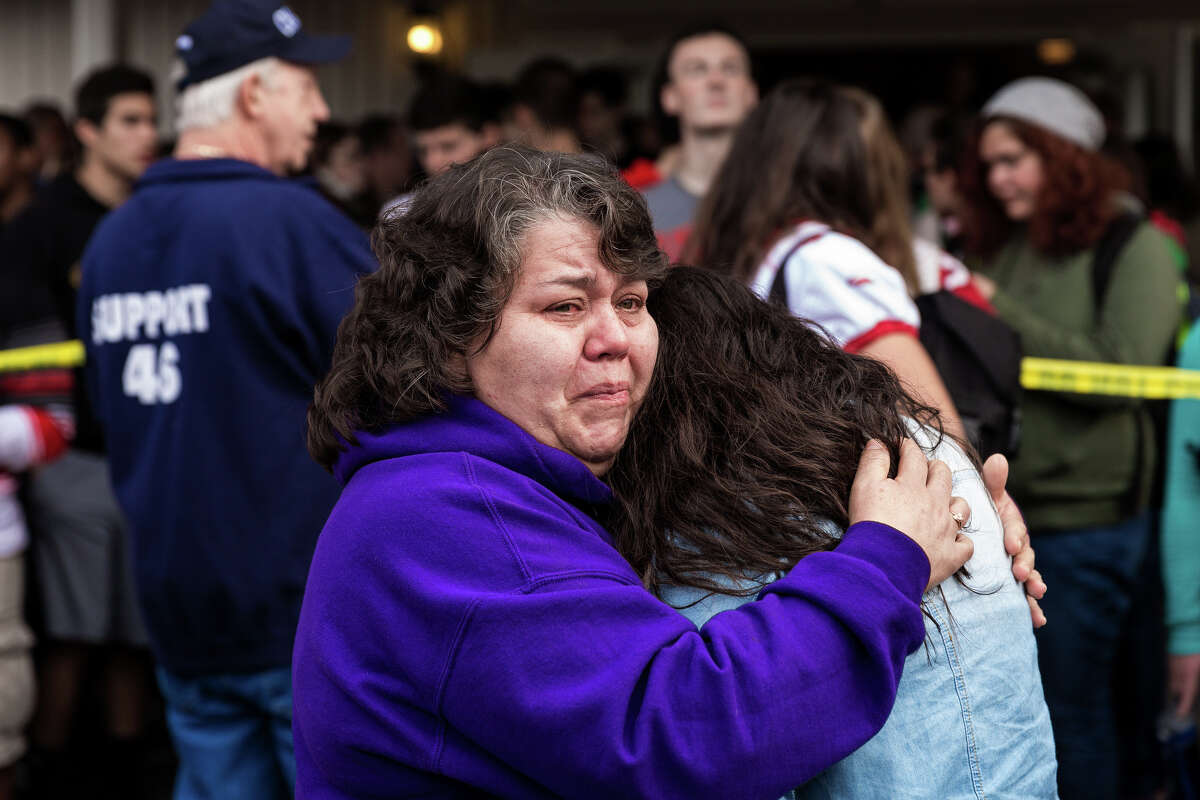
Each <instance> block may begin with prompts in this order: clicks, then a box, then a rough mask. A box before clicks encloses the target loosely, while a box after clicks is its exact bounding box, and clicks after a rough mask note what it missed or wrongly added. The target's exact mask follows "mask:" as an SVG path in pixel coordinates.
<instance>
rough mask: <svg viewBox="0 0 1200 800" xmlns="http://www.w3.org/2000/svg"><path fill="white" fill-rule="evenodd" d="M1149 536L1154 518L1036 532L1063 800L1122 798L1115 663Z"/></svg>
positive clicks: (1048, 689) (1047, 684)
mask: <svg viewBox="0 0 1200 800" xmlns="http://www.w3.org/2000/svg"><path fill="white" fill-rule="evenodd" d="M1149 535H1150V516H1149V514H1148V513H1143V514H1139V515H1137V516H1135V517H1131V518H1130V519H1127V520H1124V521H1122V522H1119V523H1117V524H1115V525H1108V526H1103V527H1096V528H1078V529H1074V530H1067V531H1056V532H1053V533H1046V534H1044V535H1041V536H1038V535H1037V531H1034V540H1033V543H1034V547H1035V549H1036V550H1037V568H1038V570H1039V571H1041V573H1042V576H1043V577H1044V578H1045V579H1046V585H1047V587H1048V591H1047V592H1046V597H1045V598H1044V599H1043V600H1042V609H1043V610H1045V612H1046V619H1047V622H1048V623H1049V624H1047V625H1046V627H1045V628H1043V629H1042V630H1041V631H1039V632H1038V660H1039V663H1040V665H1041V669H1042V683H1043V688H1044V690H1045V693H1046V704H1047V705H1048V706H1049V707H1050V719H1051V721H1052V722H1053V724H1054V740H1055V743H1056V745H1057V750H1058V791H1059V794H1060V795H1061V797H1062V799H1063V800H1076V798H1087V799H1088V800H1115V798H1116V797H1117V790H1118V763H1119V758H1118V749H1117V731H1116V721H1115V718H1114V715H1113V664H1114V661H1115V658H1116V650H1117V644H1118V637H1119V636H1120V633H1121V627H1122V624H1123V623H1124V622H1125V618H1126V616H1127V614H1128V612H1129V606H1130V602H1131V599H1132V597H1133V589H1134V581H1135V580H1136V578H1137V575H1138V570H1139V568H1140V566H1141V563H1142V560H1143V559H1144V558H1145V556H1146V546H1147V541H1148V540H1149Z"/></svg>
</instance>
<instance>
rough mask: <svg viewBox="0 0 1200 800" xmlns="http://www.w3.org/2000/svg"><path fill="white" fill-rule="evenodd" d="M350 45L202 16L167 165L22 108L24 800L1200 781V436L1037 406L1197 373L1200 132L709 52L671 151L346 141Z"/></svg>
mask: <svg viewBox="0 0 1200 800" xmlns="http://www.w3.org/2000/svg"><path fill="white" fill-rule="evenodd" d="M350 46H351V43H350V41H349V40H348V39H347V38H345V37H340V36H326V35H316V34H313V33H311V32H310V31H308V30H307V29H306V28H304V27H303V26H302V25H301V23H300V20H299V19H298V18H297V17H296V16H295V15H294V14H293V13H292V12H291V11H290V10H288V9H287V8H286V7H282V8H280V7H277V6H276V5H275V4H273V3H266V2H262V1H261V0H214V2H213V3H212V4H211V7H210V8H209V9H208V10H207V11H206V12H205V13H204V14H203V15H202V16H200V17H199V18H197V19H196V20H195V21H193V22H192V23H191V24H190V25H189V26H188V27H187V28H186V30H184V31H183V32H182V33H181V35H180V36H179V38H178V39H177V40H176V42H175V47H176V55H177V56H178V58H179V61H180V64H181V68H180V70H179V71H178V73H177V75H175V76H174V78H173V79H174V80H175V85H174V89H175V90H176V94H177V101H176V109H175V115H174V119H173V125H172V126H171V129H172V131H173V136H174V138H173V139H172V140H171V141H169V142H164V141H162V140H161V139H160V136H159V124H158V122H159V113H160V112H159V109H158V108H157V107H156V103H155V78H154V77H153V76H151V75H149V74H147V73H146V72H144V71H142V70H140V69H137V68H134V67H131V66H128V65H123V64H114V65H107V66H102V67H99V68H97V69H95V70H94V71H92V72H91V73H90V74H88V75H87V76H86V77H85V78H84V79H83V80H82V81H81V82H80V83H79V85H78V87H77V89H76V92H75V98H74V106H73V108H72V109H71V110H70V113H69V114H68V115H64V114H62V113H60V112H59V111H58V110H57V109H56V108H55V107H54V106H53V105H51V104H46V103H38V104H34V105H31V106H29V107H28V108H27V109H25V110H24V112H21V113H18V112H16V111H12V112H3V113H0V351H3V350H7V349H12V348H21V347H25V346H31V345H38V344H46V343H54V342H61V341H67V340H73V339H79V340H80V341H82V343H83V345H84V348H85V351H86V358H85V360H84V364H83V366H81V367H75V366H62V365H56V364H44V365H39V366H37V367H35V368H30V369H23V370H21V371H16V370H10V371H6V372H0V800H41V799H42V798H59V797H74V796H77V795H80V794H82V793H83V792H87V793H89V794H91V795H98V796H108V797H114V798H135V799H136V798H156V797H161V796H164V794H165V793H166V792H169V791H173V792H174V796H175V797H176V798H179V800H192V799H193V798H218V797H219V798H285V797H291V796H293V795H295V796H298V797H303V798H368V797H409V796H437V797H468V796H480V795H482V796H497V797H514V798H517V797H528V798H542V797H653V798H666V797H681V796H694V797H722V798H726V797H729V798H733V797H746V798H767V799H769V798H777V797H789V798H859V797H872V798H874V797H903V798H925V797H929V798H933V797H936V798H957V797H963V798H967V797H972V798H973V797H1013V798H1053V797H1062V798H1064V800H1074V798H1089V799H1092V798H1099V799H1101V800H1102V799H1103V798H1112V799H1113V800H1116V799H1117V798H1121V800H1136V799H1139V798H1151V797H1163V796H1166V795H1165V793H1166V792H1169V791H1176V790H1179V791H1180V792H1181V793H1180V794H1179V796H1180V797H1183V796H1190V795H1187V794H1186V793H1184V792H1186V791H1190V788H1189V787H1190V781H1191V779H1192V775H1191V768H1192V766H1191V765H1192V764H1194V763H1195V742H1194V733H1193V734H1191V736H1192V738H1191V739H1189V738H1188V734H1187V732H1188V731H1189V730H1192V731H1194V725H1193V724H1191V722H1190V721H1191V720H1192V719H1193V718H1194V717H1195V715H1196V713H1197V708H1196V697H1197V689H1198V687H1200V547H1198V546H1197V541H1196V529H1195V519H1196V517H1197V514H1196V511H1197V506H1198V505H1200V459H1198V458H1197V449H1198V445H1197V443H1196V442H1195V441H1194V440H1193V438H1192V436H1193V431H1195V430H1197V425H1200V419H1198V417H1200V401H1196V400H1181V401H1176V402H1174V403H1172V404H1167V403H1166V402H1164V401H1151V400H1147V399H1145V398H1142V397H1138V396H1114V395H1102V394H1093V393H1088V392H1086V391H1083V390H1080V391H1025V392H1021V390H1020V388H1019V385H1018V379H1019V376H1018V370H1019V363H1020V358H1021V357H1022V356H1026V357H1041V358H1052V359H1066V360H1072V361H1084V362H1103V363H1106V364H1118V365H1165V364H1174V363H1178V364H1179V365H1181V366H1185V367H1189V368H1200V327H1190V328H1189V325H1188V323H1189V321H1190V319H1191V318H1193V317H1195V316H1196V313H1195V309H1194V307H1193V306H1194V305H1195V304H1193V303H1191V302H1190V301H1191V298H1192V290H1191V289H1190V286H1191V284H1192V279H1191V275H1192V272H1191V266H1192V263H1193V262H1192V259H1191V258H1190V256H1189V254H1190V253H1191V252H1192V247H1193V246H1194V245H1195V244H1196V242H1197V241H1198V240H1200V235H1197V236H1189V235H1188V232H1189V226H1190V225H1191V223H1192V222H1193V221H1194V218H1195V216H1196V214H1197V211H1198V207H1197V200H1196V194H1195V192H1194V190H1193V188H1192V184H1191V182H1190V180H1189V179H1188V177H1187V174H1186V172H1185V170H1184V168H1183V167H1182V164H1181V161H1180V157H1179V153H1178V152H1177V150H1175V148H1174V147H1173V145H1172V144H1171V142H1170V141H1169V140H1168V139H1165V138H1164V137H1161V136H1152V137H1147V138H1146V139H1145V140H1143V141H1140V142H1136V143H1130V142H1126V141H1124V140H1123V138H1122V136H1121V132H1120V131H1118V130H1111V129H1109V126H1108V123H1107V122H1106V120H1105V117H1104V115H1102V114H1101V112H1100V110H1099V109H1098V108H1097V105H1096V103H1095V102H1094V101H1093V100H1092V99H1091V98H1089V96H1088V95H1087V94H1085V93H1084V92H1083V91H1081V90H1080V89H1078V88H1076V87H1075V86H1073V85H1071V84H1070V83H1068V82H1065V81H1063V80H1060V79H1057V78H1047V77H1024V78H1020V79H1018V80H1014V81H1013V82H1011V83H1009V84H1007V85H1005V86H1004V87H1002V88H1000V89H999V91H997V92H995V94H994V95H993V96H992V97H991V98H990V99H989V100H988V101H987V102H986V103H984V104H982V105H981V106H980V107H979V108H978V109H973V110H967V109H962V108H941V109H936V110H935V111H934V113H932V114H924V115H923V116H921V118H920V119H919V120H916V121H915V122H912V121H910V122H912V124H909V125H905V126H904V136H903V137H901V136H898V135H897V133H896V130H895V128H894V127H893V125H892V122H891V120H890V119H889V116H888V113H887V111H886V110H885V105H884V103H883V101H882V100H881V99H880V98H877V97H875V96H873V95H871V94H870V93H869V92H867V91H865V90H863V89H861V88H857V87H851V86H844V85H840V84H838V83H836V82H833V81H830V80H826V79H821V78H789V79H786V80H783V81H781V82H779V83H777V84H776V85H774V86H772V87H770V89H769V91H766V92H760V88H759V86H758V84H757V82H756V77H755V72H754V69H753V64H752V59H751V54H750V50H749V48H748V47H747V46H746V44H745V42H743V41H742V40H741V39H740V38H739V37H738V35H737V34H736V33H734V32H733V31H731V30H729V29H727V28H724V27H721V26H719V25H712V24H706V25H701V26H696V27H691V28H688V29H686V30H682V31H681V32H680V33H679V35H678V36H676V37H674V38H673V39H672V40H671V41H670V42H669V43H668V44H667V45H666V47H665V48H664V50H663V54H662V58H661V60H660V63H659V64H658V67H657V70H656V74H655V76H654V79H653V89H654V104H655V109H654V111H655V113H654V115H653V116H652V118H642V117H639V116H637V115H635V114H631V113H629V112H628V111H627V110H626V108H627V104H628V102H629V98H628V96H627V83H626V76H625V75H623V74H622V73H621V72H620V71H619V70H616V69H613V68H609V67H603V66H601V67H595V68H593V69H590V70H585V71H578V70H576V69H575V68H574V67H572V66H571V65H570V64H568V63H567V62H565V61H561V60H558V59H552V58H538V59H535V60H533V61H531V62H530V63H529V64H528V65H527V66H526V67H525V68H524V69H523V70H522V71H521V72H520V74H519V75H518V76H517V77H516V79H515V81H513V82H512V84H511V85H508V84H502V83H483V82H479V81H475V80H472V79H470V78H468V77H466V76H464V75H459V74H454V73H450V72H445V71H439V72H434V73H430V74H428V75H426V76H425V80H424V81H423V83H422V85H421V86H420V87H419V88H418V90H417V91H416V92H415V93H414V95H413V99H412V101H411V104H410V106H409V107H408V108H407V109H404V110H403V113H401V112H400V111H395V112H390V113H380V114H372V115H369V116H367V117H366V118H364V119H362V120H358V121H350V120H336V119H334V118H332V113H331V110H330V107H329V105H328V104H327V103H326V99H325V97H324V95H323V94H322V91H321V88H320V84H319V77H318V72H317V71H316V67H318V66H319V65H321V64H324V63H329V62H333V61H337V60H339V59H341V58H343V57H345V56H346V54H347V53H348V52H349V50H350ZM68 117H69V120H70V121H69V122H68V120H67V118H68ZM914 119H916V117H914ZM1030 534H1031V535H1032V546H1031V536H1030ZM1035 549H1036V557H1035V554H1034V550H1035ZM1047 587H1048V588H1049V590H1048V591H1047ZM1047 622H1049V624H1047ZM1189 726H1190V728H1189ZM1164 740H1165V741H1166V742H1167V743H1168V744H1170V745H1171V746H1172V747H1174V748H1175V750H1174V751H1172V752H1173V753H1174V760H1173V761H1169V760H1168V755H1167V750H1166V749H1164V747H1163V746H1162V742H1163V741H1164ZM1189 748H1190V749H1189ZM172 786H173V789H171V788H170V787H172Z"/></svg>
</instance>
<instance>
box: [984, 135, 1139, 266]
mask: <svg viewBox="0 0 1200 800" xmlns="http://www.w3.org/2000/svg"><path fill="white" fill-rule="evenodd" d="M993 122H1002V123H1003V124H1004V125H1005V126H1007V127H1008V128H1009V130H1011V131H1012V133H1013V135H1014V136H1016V137H1017V138H1018V139H1020V140H1021V142H1022V143H1023V144H1024V145H1025V146H1026V147H1028V148H1030V149H1031V150H1033V151H1035V152H1036V153H1037V154H1038V155H1040V156H1041V158H1042V170H1043V173H1044V176H1045V182H1044V183H1043V185H1042V189H1041V192H1040V193H1039V195H1038V198H1037V210H1036V211H1035V212H1034V215H1033V217H1032V218H1031V219H1030V220H1029V240H1030V242H1031V243H1032V244H1033V246H1034V247H1035V248H1036V249H1038V250H1040V251H1041V252H1044V253H1048V254H1050V255H1055V256H1063V255H1067V254H1070V253H1076V252H1079V251H1080V250H1086V249H1088V248H1090V247H1092V246H1093V245H1094V244H1096V242H1097V241H1099V240H1100V237H1101V236H1103V235H1104V231H1105V229H1106V228H1107V227H1108V224H1109V223H1110V222H1111V221H1112V219H1113V217H1114V216H1116V214H1117V213H1118V209H1117V207H1116V205H1115V203H1114V202H1113V195H1114V194H1115V193H1116V192H1118V191H1120V190H1123V189H1126V188H1128V186H1129V184H1130V179H1129V174H1128V172H1127V171H1126V170H1125V168H1124V167H1122V166H1120V165H1119V164H1117V163H1116V162H1115V161H1113V160H1112V159H1109V158H1107V157H1105V156H1103V155H1100V154H1099V153H1092V152H1089V151H1087V150H1084V149H1083V148H1082V147H1079V146H1078V145H1076V144H1074V143H1072V142H1069V141H1067V140H1066V139H1063V138H1062V137H1060V136H1056V135H1055V134H1053V133H1051V132H1050V131H1047V130H1045V129H1044V128H1040V127H1038V126H1036V125H1032V124H1030V123H1028V122H1024V121H1022V120H1018V119H1012V118H1009V117H997V118H993V119H989V120H987V121H986V122H984V123H982V124H981V125H979V126H978V129H977V130H976V131H975V133H974V135H973V136H972V137H971V139H970V144H969V147H968V148H967V151H966V152H965V153H964V165H963V170H962V192H963V197H964V198H965V199H966V201H967V202H966V209H965V214H964V217H965V219H964V220H963V222H964V224H965V228H966V231H965V232H966V235H967V249H968V250H969V251H970V252H972V253H975V254H977V255H982V256H988V255H992V254H993V253H995V252H996V251H997V250H999V249H1000V248H1001V247H1002V246H1003V245H1004V243H1005V242H1006V241H1007V240H1008V238H1009V237H1010V236H1011V234H1012V231H1013V229H1014V228H1015V227H1016V224H1015V223H1014V222H1013V221H1012V220H1010V219H1009V218H1008V216H1007V215H1006V214H1005V213H1004V208H1003V206H1001V205H1000V203H999V201H997V200H996V198H995V197H993V196H992V193H991V192H990V191H989V190H988V185H987V165H986V164H984V163H983V161H982V160H980V158H979V140H980V138H981V137H982V135H983V130H984V129H985V128H986V127H987V126H988V125H990V124H992V123H993Z"/></svg>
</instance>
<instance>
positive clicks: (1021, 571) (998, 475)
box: [983, 453, 1046, 628]
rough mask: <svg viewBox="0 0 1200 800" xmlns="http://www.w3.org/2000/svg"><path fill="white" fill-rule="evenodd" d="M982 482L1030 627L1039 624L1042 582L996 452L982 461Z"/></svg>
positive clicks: (1002, 459)
mask: <svg viewBox="0 0 1200 800" xmlns="http://www.w3.org/2000/svg"><path fill="white" fill-rule="evenodd" d="M983 483H984V485H985V486H986V487H987V490H988V493H989V494H990V495H991V496H992V500H993V502H995V503H996V511H997V512H998V513H999V515H1000V524H1001V525H1003V526H1004V549H1005V550H1006V551H1008V554H1009V555H1010V556H1012V557H1013V566H1012V571H1013V577H1014V578H1016V579H1017V581H1018V582H1019V583H1023V584H1024V585H1025V598H1026V599H1027V600H1028V601H1029V613H1030V615H1031V616H1032V617H1033V627H1035V628H1040V627H1042V626H1043V625H1045V624H1046V615H1045V614H1044V613H1043V612H1042V607H1041V606H1039V605H1038V600H1041V599H1042V597H1043V596H1044V595H1045V594H1046V583H1045V581H1043V580H1042V574H1041V573H1040V572H1038V571H1037V570H1036V569H1034V568H1033V560H1034V559H1033V547H1032V546H1031V545H1030V543H1029V529H1028V528H1027V527H1025V519H1024V518H1023V517H1022V516H1021V510H1020V509H1019V508H1017V504H1016V503H1015V502H1013V499H1012V496H1011V495H1009V493H1008V490H1007V489H1005V488H1004V487H1005V486H1006V485H1007V484H1008V459H1006V458H1005V457H1004V456H1002V455H1000V454H999V453H994V454H992V456H991V458H989V459H988V460H987V461H986V462H984V465H983Z"/></svg>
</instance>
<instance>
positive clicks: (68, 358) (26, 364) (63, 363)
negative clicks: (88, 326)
mask: <svg viewBox="0 0 1200 800" xmlns="http://www.w3.org/2000/svg"><path fill="white" fill-rule="evenodd" d="M82 364H83V342H81V341H79V340H77V339H73V340H71V341H69V342H55V343H54V344H39V345H35V346H33V347H20V348H17V349H16V350H0V372H20V371H22V370H27V369H46V368H47V367H78V366H81V365H82Z"/></svg>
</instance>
